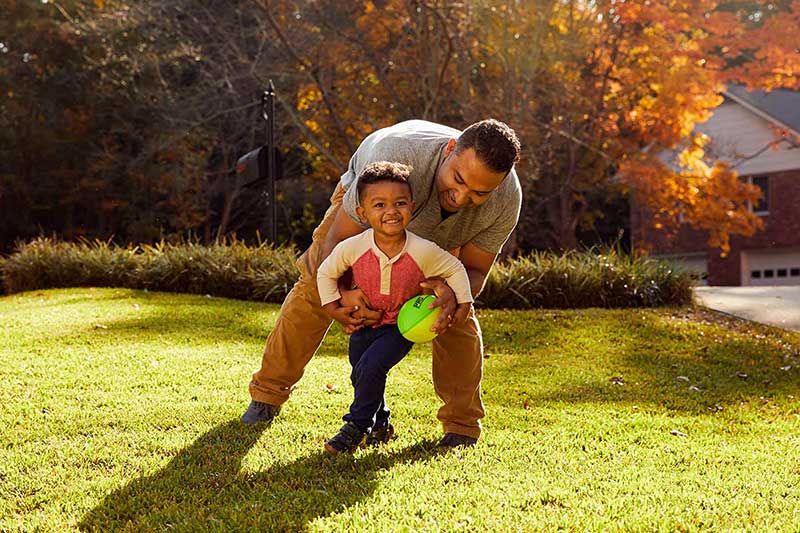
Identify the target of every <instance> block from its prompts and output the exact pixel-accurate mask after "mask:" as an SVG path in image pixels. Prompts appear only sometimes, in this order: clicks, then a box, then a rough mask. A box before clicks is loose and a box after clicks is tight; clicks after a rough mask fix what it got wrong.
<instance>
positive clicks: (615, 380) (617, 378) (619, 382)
mask: <svg viewBox="0 0 800 533" xmlns="http://www.w3.org/2000/svg"><path fill="white" fill-rule="evenodd" d="M609 381H610V382H611V384H612V385H618V386H620V387H621V386H622V385H625V380H624V379H622V376H614V377H613V378H611V379H609Z"/></svg>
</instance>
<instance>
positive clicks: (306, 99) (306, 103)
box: [297, 85, 322, 111]
mask: <svg viewBox="0 0 800 533" xmlns="http://www.w3.org/2000/svg"><path fill="white" fill-rule="evenodd" d="M320 100H322V92H321V91H320V90H319V89H318V88H316V87H315V86H312V85H307V86H306V87H304V88H302V89H301V90H300V91H299V92H298V94H297V110H298V111H305V110H307V109H311V108H312V107H313V106H314V104H315V103H316V102H319V101H320Z"/></svg>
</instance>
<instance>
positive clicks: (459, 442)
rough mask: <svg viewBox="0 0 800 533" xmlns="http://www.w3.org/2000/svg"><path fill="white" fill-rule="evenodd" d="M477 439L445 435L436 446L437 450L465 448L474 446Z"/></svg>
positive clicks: (452, 434) (454, 434)
mask: <svg viewBox="0 0 800 533" xmlns="http://www.w3.org/2000/svg"><path fill="white" fill-rule="evenodd" d="M477 442H478V439H476V438H473V437H468V436H466V435H459V434H458V433H445V434H444V437H442V440H440V441H439V444H438V445H437V446H438V447H439V448H467V447H469V446H475V443H477Z"/></svg>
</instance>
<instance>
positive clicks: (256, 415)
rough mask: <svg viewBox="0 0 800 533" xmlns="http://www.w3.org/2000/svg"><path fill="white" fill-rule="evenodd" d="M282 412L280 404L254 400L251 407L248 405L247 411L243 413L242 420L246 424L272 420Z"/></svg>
mask: <svg viewBox="0 0 800 533" xmlns="http://www.w3.org/2000/svg"><path fill="white" fill-rule="evenodd" d="M280 412H281V408H280V407H279V406H275V405H272V404H269V403H264V402H257V401H255V400H253V401H252V402H250V407H248V408H247V411H245V412H244V414H243V415H242V422H244V423H245V424H255V423H256V422H272V420H273V419H274V418H275V417H276V416H278V413H280Z"/></svg>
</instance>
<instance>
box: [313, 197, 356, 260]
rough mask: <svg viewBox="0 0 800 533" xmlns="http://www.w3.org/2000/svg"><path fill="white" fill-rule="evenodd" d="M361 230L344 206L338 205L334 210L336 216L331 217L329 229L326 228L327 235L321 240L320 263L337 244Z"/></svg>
mask: <svg viewBox="0 0 800 533" xmlns="http://www.w3.org/2000/svg"><path fill="white" fill-rule="evenodd" d="M362 231H364V228H362V227H361V226H359V225H358V224H356V223H355V221H354V220H353V219H352V218H350V215H348V214H347V212H346V211H345V210H344V207H340V208H339V210H338V211H337V212H336V216H335V217H333V223H332V224H331V227H330V229H328V233H327V235H325V238H324V239H323V240H322V248H321V249H320V258H319V260H320V263H322V261H325V259H327V257H328V256H329V255H331V252H332V251H333V249H334V248H336V245H337V244H339V243H340V242H342V241H343V240H345V239H349V238H350V237H352V236H353V235H358V234H359V233H361V232H362Z"/></svg>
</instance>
